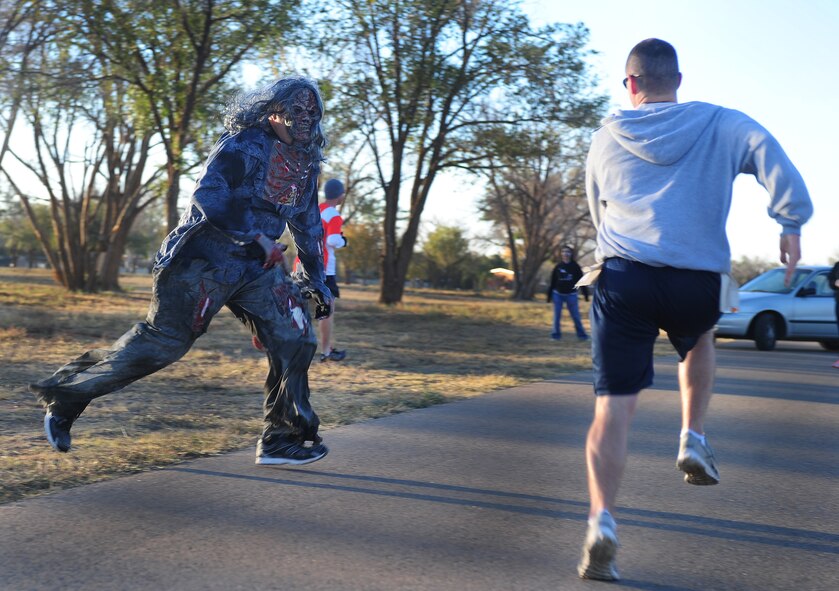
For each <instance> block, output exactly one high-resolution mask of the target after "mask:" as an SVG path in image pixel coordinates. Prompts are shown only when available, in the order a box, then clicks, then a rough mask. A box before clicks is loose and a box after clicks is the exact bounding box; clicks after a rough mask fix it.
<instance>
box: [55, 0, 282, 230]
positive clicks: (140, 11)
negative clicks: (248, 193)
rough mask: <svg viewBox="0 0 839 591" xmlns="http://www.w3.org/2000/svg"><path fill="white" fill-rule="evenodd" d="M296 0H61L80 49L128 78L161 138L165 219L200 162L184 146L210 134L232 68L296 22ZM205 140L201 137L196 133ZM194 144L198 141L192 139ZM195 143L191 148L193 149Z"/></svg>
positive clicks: (138, 109)
mask: <svg viewBox="0 0 839 591" xmlns="http://www.w3.org/2000/svg"><path fill="white" fill-rule="evenodd" d="M298 4H299V2H297V1H296V0H250V1H248V2H244V1H242V0H159V1H155V2H149V1H148V0H105V1H102V0H68V2H66V3H65V4H64V6H65V7H66V13H67V15H68V17H69V21H70V24H71V26H72V27H73V30H74V34H75V35H76V36H77V37H78V38H79V39H80V40H81V41H79V44H80V51H85V52H89V53H90V54H92V55H94V56H96V57H97V58H98V59H99V60H100V61H101V62H102V63H103V64H107V69H108V73H107V75H108V76H110V77H114V78H117V79H119V80H122V81H124V82H126V83H128V84H129V86H130V88H131V91H132V97H133V100H134V115H135V117H137V118H138V120H144V124H145V123H148V124H149V125H150V126H152V127H153V128H154V129H155V130H156V131H157V133H158V134H159V136H160V137H161V138H162V142H163V148H164V151H165V154H166V178H167V187H166V196H165V204H166V221H167V227H168V228H169V229H172V228H174V227H175V226H176V225H177V222H178V218H179V210H178V198H179V196H180V181H181V177H182V176H183V174H184V173H185V172H187V171H189V170H191V169H192V168H193V167H194V166H196V165H197V164H198V163H199V162H200V158H195V157H193V158H192V159H191V162H190V159H189V149H190V147H191V146H194V145H195V143H196V141H199V140H201V139H202V133H205V134H212V135H213V136H216V135H218V133H219V132H220V131H221V130H220V128H219V123H220V121H219V111H220V108H219V107H220V106H221V105H223V104H224V101H225V100H226V98H227V97H228V95H229V94H230V93H231V91H232V82H233V78H234V76H233V74H235V68H236V67H237V66H238V65H240V64H242V63H243V62H244V61H245V60H246V59H248V58H256V57H258V56H259V52H260V51H261V50H264V51H268V52H270V53H271V55H272V57H274V56H276V54H277V47H278V45H280V46H281V45H282V43H283V35H284V33H285V32H287V31H289V29H291V28H293V27H295V26H297V25H298V21H297V20H296V18H295V16H294V10H295V8H296V7H297V5H298ZM204 140H205V141H206V138H204ZM199 144H200V142H199ZM200 151H201V150H200V149H199V152H200Z"/></svg>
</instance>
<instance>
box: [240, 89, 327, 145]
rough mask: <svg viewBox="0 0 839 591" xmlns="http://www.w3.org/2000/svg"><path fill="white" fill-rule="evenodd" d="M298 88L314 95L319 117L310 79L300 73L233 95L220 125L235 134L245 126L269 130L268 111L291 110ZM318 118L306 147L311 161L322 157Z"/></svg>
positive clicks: (320, 106)
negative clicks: (251, 90)
mask: <svg viewBox="0 0 839 591" xmlns="http://www.w3.org/2000/svg"><path fill="white" fill-rule="evenodd" d="M299 90H308V91H311V93H312V94H314V95H315V101H317V105H318V109H320V113H321V119H322V118H323V99H321V96H320V91H319V90H318V86H317V84H316V83H315V81H314V80H312V79H310V78H306V77H304V76H289V77H288V78H282V79H280V80H278V81H277V82H275V83H273V84H271V85H269V86H266V87H264V88H261V89H259V90H255V91H253V92H249V93H246V94H245V93H240V94H238V95H236V96H235V97H233V100H231V101H230V103H229V104H228V105H227V108H226V110H225V113H224V127H225V128H226V129H227V130H228V131H230V132H231V133H237V132H239V131H242V130H244V129H247V128H249V127H262V128H263V129H266V130H267V129H270V124H269V122H268V117H269V116H270V115H271V113H274V112H277V111H284V112H286V113H288V112H290V111H291V103H292V101H293V100H294V96H295V95H296V94H297V92H298V91H299ZM321 119H318V121H317V122H316V123H315V124H314V125H312V142H311V144H310V146H309V147H308V150H309V151H310V152H311V153H312V156H314V158H315V160H318V161H322V160H323V148H324V147H326V138H325V137H324V135H323V129H322V128H321V125H320V123H321Z"/></svg>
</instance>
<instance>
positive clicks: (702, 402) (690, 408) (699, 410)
mask: <svg viewBox="0 0 839 591" xmlns="http://www.w3.org/2000/svg"><path fill="white" fill-rule="evenodd" d="M715 371H716V350H715V349H714V334H713V331H709V332H706V333H705V334H703V335H702V336H701V337H700V338H699V342H698V343H696V346H695V347H694V348H693V349H691V351H690V352H689V353H688V354H687V357H686V358H685V360H684V361H683V362H681V363H680V364H679V390H680V391H681V395H682V431H684V430H686V429H690V430H691V431H694V432H695V433H699V434H702V433H704V424H705V414H706V413H707V411H708V403H709V402H710V401H711V390H712V389H713V387H714V372H715Z"/></svg>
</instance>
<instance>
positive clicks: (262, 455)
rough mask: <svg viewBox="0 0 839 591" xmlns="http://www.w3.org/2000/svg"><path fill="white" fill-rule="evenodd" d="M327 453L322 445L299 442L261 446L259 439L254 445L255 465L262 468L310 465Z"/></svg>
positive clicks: (278, 442) (326, 449)
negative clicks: (308, 444) (307, 444)
mask: <svg viewBox="0 0 839 591" xmlns="http://www.w3.org/2000/svg"><path fill="white" fill-rule="evenodd" d="M327 453H329V449H328V448H327V447H326V446H325V445H323V444H322V443H317V444H314V445H312V446H306V445H303V444H302V443H301V442H299V441H276V442H274V443H271V444H263V442H262V439H260V440H259V441H258V442H257V444H256V463H257V464H259V465H262V466H281V465H284V464H289V465H292V466H301V465H303V464H311V463H312V462H317V461H318V460H319V459H321V458H322V457H324V456H325V455H326V454H327Z"/></svg>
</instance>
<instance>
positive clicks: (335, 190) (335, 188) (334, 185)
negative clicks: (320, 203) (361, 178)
mask: <svg viewBox="0 0 839 591" xmlns="http://www.w3.org/2000/svg"><path fill="white" fill-rule="evenodd" d="M344 192H345V191H344V183H342V182H341V181H339V180H338V179H329V180H328V181H326V184H325V185H324V186H323V196H324V197H325V198H326V200H327V201H332V200H333V199H337V198H338V197H340V196H341V195H343V194H344Z"/></svg>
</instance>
